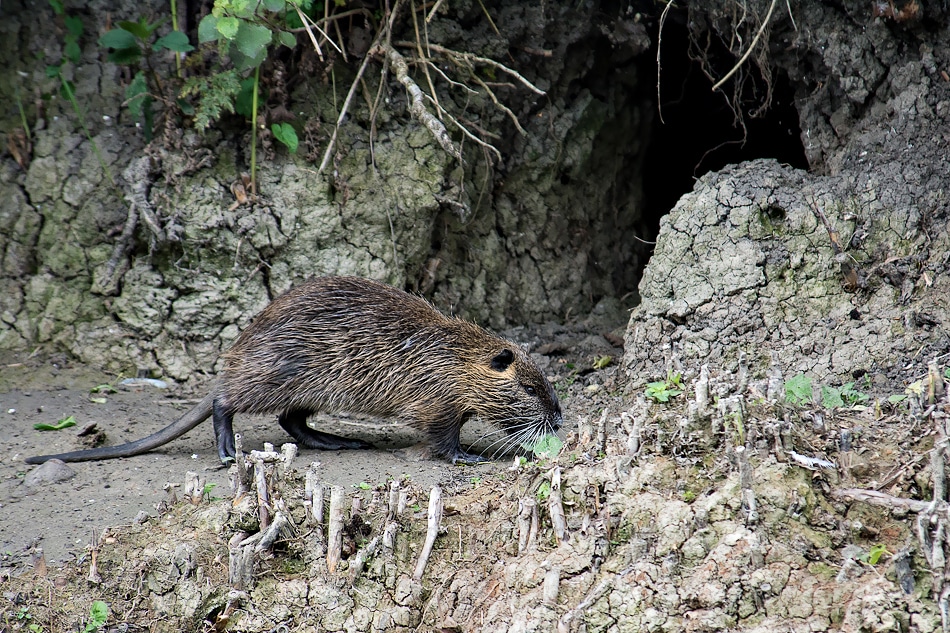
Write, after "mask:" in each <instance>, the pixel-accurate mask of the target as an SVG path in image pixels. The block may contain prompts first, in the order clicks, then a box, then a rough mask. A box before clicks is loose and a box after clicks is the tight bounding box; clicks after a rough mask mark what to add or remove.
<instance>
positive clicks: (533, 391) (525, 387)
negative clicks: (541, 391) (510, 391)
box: [523, 385, 538, 396]
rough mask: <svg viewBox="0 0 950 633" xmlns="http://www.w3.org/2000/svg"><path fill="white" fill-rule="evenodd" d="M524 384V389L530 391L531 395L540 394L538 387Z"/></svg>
mask: <svg viewBox="0 0 950 633" xmlns="http://www.w3.org/2000/svg"><path fill="white" fill-rule="evenodd" d="M523 386H524V390H525V391H526V392H527V393H528V395H529V396H536V395H538V391H537V389H535V388H534V387H532V386H531V385H523Z"/></svg>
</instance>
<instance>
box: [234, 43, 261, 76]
mask: <svg viewBox="0 0 950 633" xmlns="http://www.w3.org/2000/svg"><path fill="white" fill-rule="evenodd" d="M228 57H229V58H230V59H231V63H232V64H234V67H235V68H236V69H237V70H238V71H239V72H244V71H245V70H250V69H252V68H257V67H258V66H260V65H261V64H262V63H264V60H265V59H267V48H266V47H265V48H262V49H261V50H260V54H259V55H258V56H256V57H248V56H247V55H245V54H244V53H242V52H241V51H240V50H239V49H238V47H237V45H236V44H235V43H234V42H231V47H230V48H229V49H228Z"/></svg>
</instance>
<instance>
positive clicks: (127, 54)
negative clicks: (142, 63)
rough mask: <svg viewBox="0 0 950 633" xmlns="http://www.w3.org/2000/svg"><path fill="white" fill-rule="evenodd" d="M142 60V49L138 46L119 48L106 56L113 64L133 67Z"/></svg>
mask: <svg viewBox="0 0 950 633" xmlns="http://www.w3.org/2000/svg"><path fill="white" fill-rule="evenodd" d="M141 58H142V49H141V48H139V47H138V46H136V47H135V48H118V49H116V50H114V51H112V52H111V53H109V54H108V55H107V56H106V59H108V60H109V61H110V62H112V63H113V64H125V65H127V66H128V65H131V64H134V63H135V62H137V61H138V60H139V59H141Z"/></svg>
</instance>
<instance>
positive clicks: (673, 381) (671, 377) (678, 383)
mask: <svg viewBox="0 0 950 633" xmlns="http://www.w3.org/2000/svg"><path fill="white" fill-rule="evenodd" d="M681 393H683V377H682V375H680V374H679V373H678V372H669V373H668V374H667V375H666V380H658V381H656V382H651V383H647V388H646V391H644V395H646V397H647V398H650V399H651V400H653V401H655V402H669V401H670V398H675V397H676V396H678V395H680V394H681Z"/></svg>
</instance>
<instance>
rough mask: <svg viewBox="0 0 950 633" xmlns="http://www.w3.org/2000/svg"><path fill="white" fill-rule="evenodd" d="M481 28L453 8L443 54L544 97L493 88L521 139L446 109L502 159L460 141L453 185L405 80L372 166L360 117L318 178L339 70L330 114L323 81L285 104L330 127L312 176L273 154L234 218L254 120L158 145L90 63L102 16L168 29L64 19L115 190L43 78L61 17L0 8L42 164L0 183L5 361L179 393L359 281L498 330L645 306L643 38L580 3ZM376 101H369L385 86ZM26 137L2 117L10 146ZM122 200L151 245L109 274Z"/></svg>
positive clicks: (390, 102) (440, 32)
mask: <svg viewBox="0 0 950 633" xmlns="http://www.w3.org/2000/svg"><path fill="white" fill-rule="evenodd" d="M488 8H489V9H490V11H491V12H492V15H494V16H495V17H496V23H498V24H503V25H504V29H503V30H502V31H501V32H500V33H498V34H496V33H495V31H494V30H493V28H492V27H491V25H490V24H489V23H488V22H487V21H486V20H484V11H483V10H482V8H481V6H480V5H478V4H472V5H471V6H470V5H469V4H467V3H449V5H447V11H446V12H445V13H442V14H440V15H439V16H438V17H437V19H435V20H433V22H432V24H431V25H430V27H429V28H430V31H429V37H430V41H432V42H433V43H436V42H437V43H439V44H441V45H443V46H446V47H452V48H459V49H462V50H466V51H473V52H475V53H478V54H482V55H486V56H488V57H494V58H498V59H502V60H503V61H504V62H505V63H506V64H509V65H511V66H514V67H517V69H518V70H520V71H521V72H523V73H524V74H525V75H526V76H527V77H528V78H529V79H530V80H531V81H534V82H536V83H537V84H538V85H539V86H541V87H542V88H543V89H544V90H545V91H546V93H547V94H546V95H545V96H543V97H538V96H537V95H534V94H532V93H530V92H528V91H526V90H520V89H519V88H518V87H513V88H505V87H504V86H502V87H500V88H497V92H498V94H499V95H500V97H501V98H502V99H503V100H504V101H505V103H506V105H507V106H508V107H510V108H511V110H512V113H513V115H515V116H517V117H518V119H519V120H520V121H521V123H522V124H523V125H524V127H525V128H526V131H527V134H526V135H525V136H522V135H520V134H518V132H517V131H516V130H515V129H514V127H513V125H512V123H511V121H510V120H509V118H508V116H507V115H506V114H505V113H504V112H502V111H500V110H498V109H496V108H494V106H493V104H492V103H491V102H490V100H489V99H488V98H487V97H486V96H485V95H484V94H483V95H481V96H477V97H473V96H471V95H469V94H467V93H465V92H447V93H446V94H445V95H443V98H445V99H451V100H454V101H455V102H456V103H457V104H459V111H461V112H464V113H465V114H466V116H467V117H468V119H470V120H472V121H476V122H477V125H478V126H480V127H484V128H485V129H487V130H488V131H490V132H491V133H493V134H495V135H496V138H497V140H496V142H497V145H498V147H499V149H500V150H501V151H502V153H503V158H504V160H503V161H498V160H497V159H492V163H493V165H491V167H490V168H489V162H488V160H487V158H486V156H487V155H488V154H487V153H483V152H482V150H481V148H478V147H477V146H475V144H474V143H468V144H467V145H466V144H464V143H463V146H464V150H465V163H464V165H463V166H462V167H460V166H459V165H458V164H457V163H455V162H454V161H453V160H452V159H451V158H450V157H449V156H447V155H446V154H445V153H444V152H443V151H442V150H441V149H439V148H438V146H437V145H436V144H435V143H434V141H433V140H432V138H431V136H430V135H429V133H428V132H427V131H426V130H425V129H424V128H422V127H421V126H420V125H418V124H417V123H416V122H414V121H413V120H412V119H411V118H410V116H409V113H408V110H407V105H406V96H405V93H404V91H403V89H402V87H401V86H399V85H398V84H397V83H395V81H394V80H393V79H392V78H391V76H390V78H389V84H388V87H387V91H386V95H387V104H386V106H385V107H384V108H381V110H380V113H379V115H378V117H377V120H376V125H377V129H378V134H377V136H376V137H375V139H374V142H373V146H372V154H371V148H370V142H369V141H370V138H369V131H368V128H369V120H370V115H369V110H368V107H367V105H366V102H365V101H364V100H362V99H360V98H357V99H354V101H353V104H352V106H351V108H350V111H349V115H348V119H347V122H346V123H345V124H344V125H343V126H342V127H341V129H340V136H339V139H338V145H337V147H338V150H337V152H336V153H335V155H334V156H333V160H332V161H331V164H330V167H329V169H328V175H327V176H321V175H318V174H316V167H317V165H316V164H315V163H317V162H319V157H320V156H321V155H322V153H323V151H324V149H325V147H326V141H327V140H328V138H329V134H330V131H332V128H333V122H334V121H335V120H336V117H337V116H338V112H339V99H340V95H339V92H340V91H341V86H349V82H350V81H351V80H352V74H351V73H352V67H350V68H348V67H346V66H343V65H338V66H337V67H336V71H335V72H336V77H335V81H336V89H337V95H336V97H334V94H333V92H334V91H333V89H332V86H331V85H330V83H329V80H328V79H326V78H324V79H323V80H321V79H320V78H311V79H310V80H309V81H304V82H301V83H299V84H297V85H296V86H295V88H294V90H293V92H292V94H291V106H290V107H291V109H292V110H293V112H294V113H295V115H296V116H297V117H298V118H297V122H298V123H299V124H301V125H302V124H303V123H304V122H307V123H313V125H314V129H317V130H319V131H318V132H317V133H316V135H315V138H316V141H315V142H314V144H313V146H312V147H310V154H311V156H310V157H308V158H304V157H303V156H302V155H297V156H293V157H291V156H288V155H287V154H286V153H285V152H284V151H283V150H278V151H276V152H275V151H274V150H273V149H270V150H268V149H266V148H265V149H264V151H262V152H261V153H260V154H261V155H264V156H266V158H265V159H263V160H261V161H260V164H259V172H258V173H259V183H260V185H259V188H260V191H261V197H260V199H259V200H257V201H255V202H253V203H251V204H245V205H238V206H232V204H233V203H234V201H235V197H234V195H233V194H232V193H231V190H230V189H231V185H232V183H233V182H234V181H236V180H238V179H239V175H240V173H241V172H244V171H247V170H248V156H247V147H248V143H249V139H248V134H247V128H246V127H245V124H244V122H242V121H239V120H236V119H235V120H232V121H230V122H227V123H225V124H222V125H221V126H219V129H216V130H211V131H210V132H209V133H208V134H207V135H206V136H204V137H202V136H199V135H197V134H196V133H194V132H193V131H191V130H189V129H187V127H186V128H184V129H164V130H158V131H157V132H156V136H157V137H158V138H157V139H156V141H154V142H152V143H151V144H150V145H148V146H146V144H145V142H144V139H143V137H142V135H141V130H137V129H136V128H135V126H134V124H133V122H131V121H130V120H129V115H128V112H127V111H126V110H124V109H123V108H121V107H120V104H121V102H122V99H123V98H124V97H123V91H124V88H125V83H126V81H127V77H126V76H125V74H124V70H123V69H120V68H117V67H116V66H115V65H114V64H111V63H108V62H105V61H104V53H103V52H102V51H101V50H100V49H99V48H98V47H97V45H96V42H95V40H96V38H97V37H98V35H99V33H98V32H97V29H99V28H101V24H102V20H101V19H100V18H101V16H103V15H105V14H106V13H108V14H109V15H111V16H112V19H113V20H119V19H136V18H137V17H138V16H139V15H141V14H142V13H143V12H144V11H152V12H153V13H154V14H156V15H163V11H165V10H166V6H165V5H163V4H161V3H153V4H151V5H141V4H136V5H135V6H134V7H133V6H123V5H121V4H120V3H115V2H98V3H92V4H83V5H82V6H80V5H78V4H77V5H75V6H71V5H69V4H68V3H67V6H66V10H67V12H69V13H71V14H75V15H78V16H79V17H81V18H82V19H83V23H84V27H85V34H84V36H83V38H82V39H81V40H80V45H81V48H82V60H81V62H80V63H79V64H78V65H77V66H76V67H75V68H72V67H71V66H65V67H64V68H67V73H71V74H70V77H69V78H70V79H72V80H73V81H75V83H76V86H77V97H78V100H79V102H80V104H81V106H82V108H83V110H84V112H85V116H84V120H85V123H86V125H87V127H88V129H89V130H90V133H91V135H92V138H93V140H94V141H95V145H96V146H97V147H98V148H99V150H100V153H101V155H102V159H103V161H104V163H105V165H106V170H107V171H108V174H107V173H104V171H103V168H102V167H101V166H100V164H99V159H98V158H97V157H96V156H95V153H94V151H93V147H92V144H91V143H90V142H89V140H87V139H86V137H85V135H84V134H83V132H82V131H81V130H80V129H79V123H78V121H77V117H76V115H75V113H74V112H73V111H72V109H71V108H70V107H69V105H68V103H66V102H65V101H64V100H63V99H62V98H61V97H59V96H58V95H57V84H56V81H55V80H50V79H48V78H47V77H46V76H45V67H46V65H47V64H51V63H58V62H59V61H61V59H62V57H61V52H60V51H61V50H62V34H63V31H62V27H61V25H59V24H57V23H56V21H55V20H53V19H52V13H51V12H49V13H50V14H49V15H47V13H48V12H47V10H46V7H43V8H42V10H38V9H36V8H35V7H32V6H31V5H26V4H18V5H15V4H11V3H5V4H4V12H5V13H6V14H7V15H6V18H7V19H6V20H5V22H4V27H3V28H4V29H5V31H6V32H7V33H10V34H12V33H16V37H15V38H11V39H9V40H5V42H7V44H5V45H4V51H3V53H4V55H5V57H4V58H5V59H8V60H11V63H10V64H4V70H3V71H0V75H2V77H0V82H2V85H3V86H4V92H5V93H13V92H14V91H16V92H17V94H22V95H24V98H25V101H24V103H25V111H26V113H27V115H28V117H31V119H30V121H31V124H32V127H33V129H32V132H33V156H32V161H31V162H29V164H28V165H26V166H25V169H21V167H20V166H18V165H17V163H16V162H15V161H14V160H13V156H12V155H10V154H5V155H4V156H3V159H2V166H0V200H3V202H2V204H0V225H2V227H3V229H4V230H3V232H2V236H0V252H3V268H2V270H0V286H2V292H0V295H2V297H0V346H2V347H3V348H7V349H10V348H27V347H30V348H32V347H37V346H39V347H41V348H45V349H50V350H65V351H68V352H70V353H71V354H72V355H73V356H75V357H77V358H79V359H80V360H82V361H84V362H89V363H93V364H96V365H100V366H104V367H109V368H111V369H112V370H115V371H130V370H134V369H136V368H139V369H147V370H149V371H158V372H162V373H164V374H166V375H169V376H171V377H173V378H176V379H186V378H188V377H189V376H190V375H191V374H192V373H193V372H194V371H195V370H200V371H202V372H212V371H213V370H214V365H213V363H214V359H215V357H216V356H217V354H218V353H219V352H220V350H221V349H222V348H224V347H226V346H227V345H228V343H229V342H230V341H231V340H233V338H234V337H235V336H236V335H237V333H238V331H239V328H240V327H242V326H243V325H244V324H246V322H247V321H248V319H250V318H251V317H252V316H253V315H254V314H255V313H256V312H257V311H258V310H259V309H260V308H261V307H263V306H264V305H265V304H266V303H267V302H268V301H269V300H270V299H271V298H272V297H273V296H275V295H276V294H278V293H280V292H281V291H283V290H285V289H286V288H288V287H289V286H291V285H292V284H293V283H296V282H299V281H300V280H302V279H305V278H307V277H309V276H312V275H318V274H326V273H339V274H357V275H363V276H368V277H373V278H376V279H381V280H384V281H387V282H389V283H393V284H395V285H397V286H401V287H406V288H409V289H416V290H419V291H422V292H424V293H426V294H428V295H429V296H431V297H432V298H433V300H434V301H435V303H436V304H437V305H438V306H439V307H441V308H443V309H444V310H446V311H450V312H454V313H458V314H461V315H463V316H466V317H468V318H472V319H475V320H477V321H479V322H481V323H484V324H486V325H488V326H491V327H495V328H499V327H504V326H506V325H509V324H517V323H525V322H538V321H542V320H547V319H554V318H563V317H564V316H565V315H567V314H578V313H583V312H585V311H587V310H589V309H590V307H591V306H592V305H593V304H594V303H595V302H596V301H597V300H598V299H599V298H600V297H602V296H616V295H619V294H623V293H626V292H628V291H630V290H631V289H632V288H633V286H634V284H635V283H636V279H637V275H638V270H639V267H640V266H641V265H642V249H641V250H637V249H636V248H635V247H634V246H632V244H635V242H631V241H630V240H628V239H626V238H625V237H624V236H625V235H627V234H629V233H631V232H634V231H638V230H641V229H640V226H641V224H642V220H641V218H640V211H639V206H638V205H639V198H640V196H641V195H642V194H641V193H640V190H641V187H640V184H639V181H638V179H637V177H636V174H637V172H638V169H637V166H638V165H639V162H640V161H641V160H642V146H641V145H640V141H638V140H637V139H639V138H642V137H643V136H645V126H646V125H647V124H648V123H649V116H648V115H646V114H644V112H643V110H641V109H640V107H639V106H636V105H632V100H631V99H632V96H633V95H635V94H636V91H637V88H636V84H637V80H638V77H637V70H636V64H635V63H633V60H634V58H635V56H636V55H637V54H638V53H640V52H642V50H644V48H645V47H646V45H647V44H648V41H647V39H646V37H645V34H644V32H643V30H642V28H638V27H637V25H636V24H634V23H633V22H631V23H630V24H629V25H628V27H627V28H624V29H618V30H617V32H611V31H610V30H609V29H608V28H607V26H608V25H612V24H613V23H612V22H611V20H610V18H611V17H612V16H611V15H601V14H600V13H598V12H582V13H579V12H577V11H575V9H574V8H571V7H544V6H542V7H538V6H534V4H533V3H525V4H524V5H521V4H512V3H499V4H498V6H494V5H491V6H489V7H488ZM50 24H52V25H53V27H55V28H50ZM462 24H464V25H465V26H464V27H461V26H460V25H462ZM402 36H403V37H406V38H410V34H409V33H404V34H403V35H402ZM507 51H511V52H510V53H508V52H507ZM168 61H169V60H163V63H168ZM373 63H375V62H373ZM371 68H372V65H371ZM448 70H450V69H447V71H448ZM417 80H421V76H420V77H417ZM367 82H368V85H369V86H371V87H372V90H375V85H376V83H375V82H378V68H376V70H375V71H373V72H372V73H369V74H368V75H367ZM34 101H35V102H36V103H38V104H41V107H36V106H34ZM19 121H20V117H19V112H18V110H17V108H16V107H15V105H10V106H9V107H8V108H7V110H6V111H5V112H4V113H3V119H2V122H3V129H4V131H6V132H10V131H13V130H15V129H16V128H17V127H18V126H19ZM458 138H459V140H460V141H464V140H465V139H463V138H462V137H461V136H459V137H458ZM270 143H273V141H272V140H271V141H270ZM302 153H303V152H301V154H302ZM314 156H316V159H314ZM146 158H147V162H143V160H144V159H146ZM373 159H375V171H374V167H373ZM130 167H131V168H132V169H130ZM110 177H111V179H114V181H115V186H112V185H111V184H110ZM143 181H144V184H143ZM136 192H138V193H137V194H136ZM131 195H141V196H144V198H142V200H143V201H145V202H146V203H147V205H150V207H151V209H152V212H153V215H154V225H153V226H146V223H145V222H142V221H140V222H138V224H137V226H136V227H135V232H134V241H133V246H132V249H131V252H129V253H128V254H127V255H124V256H122V257H120V258H119V260H118V262H117V263H118V265H117V266H116V267H115V271H114V273H113V275H112V276H111V277H110V276H109V275H108V274H107V273H108V271H105V268H106V264H107V263H108V262H110V259H112V258H113V257H114V256H113V250H114V247H115V244H116V243H117V242H118V241H119V239H120V235H121V233H122V231H123V228H124V227H125V223H126V221H127V217H128V213H129V196H131ZM91 291H92V292H91Z"/></svg>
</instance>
